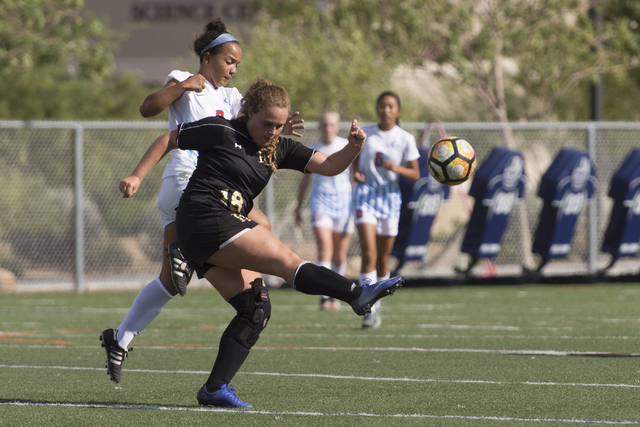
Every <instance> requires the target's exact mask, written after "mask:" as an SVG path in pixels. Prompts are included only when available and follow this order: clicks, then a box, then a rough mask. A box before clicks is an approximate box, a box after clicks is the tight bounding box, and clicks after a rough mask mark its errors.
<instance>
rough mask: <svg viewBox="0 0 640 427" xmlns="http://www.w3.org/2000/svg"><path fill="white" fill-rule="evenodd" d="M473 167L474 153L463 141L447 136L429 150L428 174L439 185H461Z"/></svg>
mask: <svg viewBox="0 0 640 427" xmlns="http://www.w3.org/2000/svg"><path fill="white" fill-rule="evenodd" d="M475 167H476V153H475V151H474V150H473V147H472V146H471V144H469V143H468V142H467V141H465V140H464V139H461V138H458V137H455V136H449V137H447V138H442V139H441V140H440V141H438V142H436V143H435V144H433V146H431V148H430V149H429V172H431V176H433V177H434V178H435V180H436V181H438V182H439V183H441V184H446V185H458V184H462V183H463V182H465V181H466V180H468V179H469V177H470V176H471V174H472V173H473V170H474V169H475Z"/></svg>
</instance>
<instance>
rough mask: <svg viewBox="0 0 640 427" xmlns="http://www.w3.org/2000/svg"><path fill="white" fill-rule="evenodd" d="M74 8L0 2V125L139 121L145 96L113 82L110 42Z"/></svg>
mask: <svg viewBox="0 0 640 427" xmlns="http://www.w3.org/2000/svg"><path fill="white" fill-rule="evenodd" d="M83 8H84V2H83V1H82V0H0V77H2V80H3V81H4V82H5V84H3V85H0V118H2V119H25V120H33V119H102V120H104V119H116V118H139V117H140V116H139V114H138V107H139V105H140V104H141V103H142V100H143V99H144V97H145V96H146V95H147V94H148V93H149V91H150V89H149V88H146V87H143V86H141V85H140V83H139V80H140V79H139V76H136V75H134V74H130V75H121V76H117V77H115V76H113V73H112V71H113V66H114V60H113V51H114V49H115V47H116V44H117V41H118V39H119V36H116V35H115V34H114V33H113V32H111V30H109V29H108V28H107V27H106V25H105V24H103V23H102V22H101V21H100V20H98V19H96V18H94V17H92V16H90V15H88V14H87V13H85V12H83Z"/></svg>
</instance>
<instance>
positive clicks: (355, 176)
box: [353, 171, 367, 183]
mask: <svg viewBox="0 0 640 427" xmlns="http://www.w3.org/2000/svg"><path fill="white" fill-rule="evenodd" d="M353 179H354V180H355V181H356V182H360V183H363V182H366V181H367V177H365V176H364V174H363V173H362V172H360V171H355V172H354V173H353Z"/></svg>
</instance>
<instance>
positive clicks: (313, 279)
mask: <svg viewBox="0 0 640 427" xmlns="http://www.w3.org/2000/svg"><path fill="white" fill-rule="evenodd" d="M293 287H294V288H295V289H296V290H297V291H300V292H302V293H303V294H309V295H326V296H328V297H331V298H337V299H339V300H340V301H344V302H346V303H351V302H352V301H353V300H355V299H356V298H358V297H359V296H360V294H361V293H362V287H361V286H360V285H358V284H356V283H353V282H352V281H351V280H349V279H347V278H345V277H342V276H341V275H339V274H338V273H336V272H335V271H331V270H329V269H328V268H325V267H319V266H317V265H315V264H312V263H310V262H307V263H304V264H301V265H300V266H299V267H298V271H297V272H296V275H295V277H294V278H293Z"/></svg>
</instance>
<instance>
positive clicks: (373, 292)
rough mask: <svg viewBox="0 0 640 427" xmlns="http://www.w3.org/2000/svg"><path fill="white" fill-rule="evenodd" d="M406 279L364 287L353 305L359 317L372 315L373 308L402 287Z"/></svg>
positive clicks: (388, 280) (383, 281)
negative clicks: (379, 301)
mask: <svg viewBox="0 0 640 427" xmlns="http://www.w3.org/2000/svg"><path fill="white" fill-rule="evenodd" d="M403 283H404V279H403V278H402V276H397V277H392V278H391V279H387V280H382V281H380V282H378V283H374V284H373V285H363V286H362V293H361V294H360V296H359V297H358V298H356V299H355V301H353V302H352V303H351V308H353V311H355V312H356V314H357V315H358V316H364V315H365V314H368V313H371V306H373V304H374V303H375V302H376V301H378V300H379V299H380V298H383V297H386V296H387V295H393V293H394V292H395V291H396V290H397V289H398V288H401V287H402V284H403Z"/></svg>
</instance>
